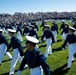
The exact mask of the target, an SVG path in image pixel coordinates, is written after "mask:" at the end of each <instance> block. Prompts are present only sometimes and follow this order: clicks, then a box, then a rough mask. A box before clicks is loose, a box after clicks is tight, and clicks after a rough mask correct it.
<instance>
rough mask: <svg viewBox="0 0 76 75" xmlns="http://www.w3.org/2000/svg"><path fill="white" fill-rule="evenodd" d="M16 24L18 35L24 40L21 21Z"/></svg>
mask: <svg viewBox="0 0 76 75" xmlns="http://www.w3.org/2000/svg"><path fill="white" fill-rule="evenodd" d="M16 25H17V37H18V39H19V40H20V41H21V42H22V41H23V39H22V29H21V27H20V24H19V23H17V24H16Z"/></svg>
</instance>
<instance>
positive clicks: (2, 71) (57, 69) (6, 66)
mask: <svg viewBox="0 0 76 75" xmlns="http://www.w3.org/2000/svg"><path fill="white" fill-rule="evenodd" d="M47 24H49V25H50V26H51V22H48V23H47ZM70 25H71V24H70ZM38 26H39V31H38V35H39V36H41V34H42V32H41V30H42V29H41V28H40V25H38ZM58 26H59V27H60V24H59V23H58ZM60 33H61V31H59V33H58V35H57V40H58V42H57V43H55V44H54V45H52V51H53V54H52V55H50V56H48V58H47V63H48V65H49V67H50V71H52V73H51V75H76V60H75V61H74V62H73V63H72V67H71V69H70V70H69V71H67V69H66V68H67V61H68V60H67V57H68V48H67V47H66V49H65V50H62V48H61V45H62V44H63V42H64V41H62V40H61V35H60ZM23 39H24V41H23V42H22V46H24V43H25V36H24V37H23ZM39 47H40V48H39V50H40V51H41V52H42V53H45V50H46V47H45V42H44V43H40V44H39ZM25 51H26V49H25ZM10 53H11V54H13V53H12V51H11V50H10ZM75 58H76V54H75ZM10 62H11V60H9V59H8V57H7V56H6V55H5V56H4V59H3V63H2V65H0V75H8V73H9V70H10ZM19 65H20V63H19V62H18V63H17V65H16V68H15V75H16V71H17V70H18V68H19ZM21 75H30V71H29V69H28V68H27V69H26V70H24V71H22V72H21Z"/></svg>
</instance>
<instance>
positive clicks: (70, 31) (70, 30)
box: [69, 26, 75, 34]
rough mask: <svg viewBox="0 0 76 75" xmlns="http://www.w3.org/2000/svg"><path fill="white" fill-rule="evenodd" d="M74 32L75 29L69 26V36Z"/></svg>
mask: <svg viewBox="0 0 76 75" xmlns="http://www.w3.org/2000/svg"><path fill="white" fill-rule="evenodd" d="M74 32H75V28H73V27H71V26H69V34H73V33H74Z"/></svg>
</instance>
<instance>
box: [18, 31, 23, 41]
mask: <svg viewBox="0 0 76 75" xmlns="http://www.w3.org/2000/svg"><path fill="white" fill-rule="evenodd" d="M17 37H18V39H19V40H20V41H21V42H22V41H23V39H22V35H21V33H20V31H18V32H17Z"/></svg>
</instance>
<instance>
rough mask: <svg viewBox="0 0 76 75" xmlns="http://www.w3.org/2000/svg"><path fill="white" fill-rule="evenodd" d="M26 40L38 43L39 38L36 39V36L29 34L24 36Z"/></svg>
mask: <svg viewBox="0 0 76 75" xmlns="http://www.w3.org/2000/svg"><path fill="white" fill-rule="evenodd" d="M26 40H27V41H30V42H32V43H35V44H38V43H39V40H37V39H36V38H34V37H31V36H26Z"/></svg>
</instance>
